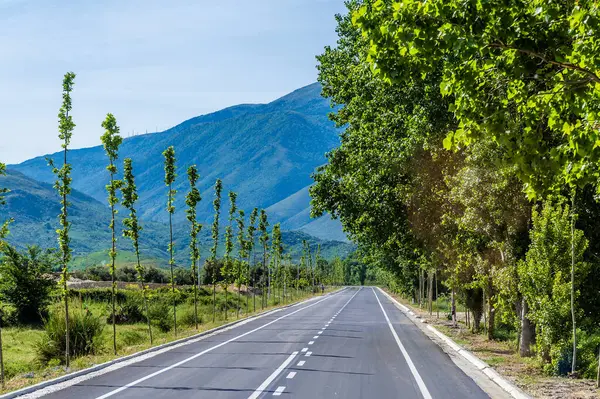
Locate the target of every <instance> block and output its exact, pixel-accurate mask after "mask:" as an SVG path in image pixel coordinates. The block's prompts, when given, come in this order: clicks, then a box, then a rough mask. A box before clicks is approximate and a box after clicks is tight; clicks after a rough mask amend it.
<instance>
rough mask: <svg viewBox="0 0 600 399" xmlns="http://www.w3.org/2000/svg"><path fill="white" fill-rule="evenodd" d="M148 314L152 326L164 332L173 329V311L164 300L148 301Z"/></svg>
mask: <svg viewBox="0 0 600 399" xmlns="http://www.w3.org/2000/svg"><path fill="white" fill-rule="evenodd" d="M148 312H149V313H148V315H149V317H150V322H151V323H152V325H153V326H155V327H156V328H158V330H159V331H161V332H163V333H166V332H169V331H171V330H172V329H173V323H174V320H173V312H172V309H171V308H170V306H169V304H168V303H167V302H166V301H150V305H149V307H148Z"/></svg>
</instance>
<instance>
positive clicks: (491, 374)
mask: <svg viewBox="0 0 600 399" xmlns="http://www.w3.org/2000/svg"><path fill="white" fill-rule="evenodd" d="M377 289H378V290H379V291H380V292H381V293H383V294H384V295H385V296H386V297H387V298H388V299H389V300H390V301H392V303H393V304H394V305H395V306H396V307H397V308H398V309H400V310H401V311H402V312H404V313H405V314H406V315H407V316H408V318H409V319H410V320H411V321H412V322H413V323H415V324H416V322H417V321H419V322H421V323H423V324H425V322H424V321H423V319H421V318H420V317H419V316H417V315H416V314H415V313H414V312H413V311H412V310H410V309H409V308H408V307H407V306H405V305H403V304H401V303H400V302H398V301H397V300H396V299H394V298H393V297H392V296H391V295H390V294H388V293H387V292H385V291H384V290H383V289H381V288H379V287H377ZM426 328H427V329H428V330H429V331H431V332H432V333H433V334H435V335H436V336H437V337H438V338H439V339H441V340H442V341H444V343H446V344H447V345H448V346H449V347H451V348H452V349H453V350H454V351H455V352H457V353H458V354H459V355H461V356H462V357H463V358H464V359H466V360H467V361H468V362H469V363H471V364H472V365H473V366H475V367H476V368H477V369H478V370H479V371H481V372H482V373H483V374H485V375H486V377H488V378H489V379H490V380H491V381H493V382H494V383H496V385H498V386H499V387H500V388H502V389H503V390H504V391H506V392H507V393H508V394H509V395H510V396H512V397H513V398H515V399H531V396H529V395H527V394H526V393H525V392H523V391H522V390H521V389H519V388H518V387H517V386H516V385H514V384H513V383H512V382H510V381H508V380H507V379H506V378H504V377H502V376H501V375H500V374H498V372H497V371H496V370H494V369H493V368H492V367H490V365H489V364H487V363H486V362H484V361H483V360H481V359H479V358H478V357H477V356H475V355H474V354H473V353H472V352H470V351H468V350H467V349H465V348H463V347H462V346H460V345H458V344H457V343H456V342H454V341H453V340H452V339H451V338H450V337H448V336H447V335H446V334H443V333H442V332H440V331H439V330H438V329H437V328H435V327H433V326H432V325H430V324H427V327H426ZM434 342H435V341H434ZM0 399H2V397H0Z"/></svg>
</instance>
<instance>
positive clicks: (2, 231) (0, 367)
mask: <svg viewBox="0 0 600 399" xmlns="http://www.w3.org/2000/svg"><path fill="white" fill-rule="evenodd" d="M4 175H6V165H5V164H3V163H1V162H0V176H4ZM9 191H10V190H9V189H8V188H1V187H0V205H6V200H5V199H4V195H5V194H7V193H8V192H9ZM10 223H12V219H8V220H6V221H4V222H3V223H2V224H1V225H0V248H1V247H2V246H3V245H4V239H5V238H6V236H7V235H8V226H9V224H10ZM0 384H2V387H4V352H3V349H2V317H0Z"/></svg>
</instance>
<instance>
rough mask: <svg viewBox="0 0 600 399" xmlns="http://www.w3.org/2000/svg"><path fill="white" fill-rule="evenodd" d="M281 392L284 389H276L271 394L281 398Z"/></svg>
mask: <svg viewBox="0 0 600 399" xmlns="http://www.w3.org/2000/svg"><path fill="white" fill-rule="evenodd" d="M283 391H285V387H278V388H277V389H276V390H275V392H273V396H281V394H282V393H283Z"/></svg>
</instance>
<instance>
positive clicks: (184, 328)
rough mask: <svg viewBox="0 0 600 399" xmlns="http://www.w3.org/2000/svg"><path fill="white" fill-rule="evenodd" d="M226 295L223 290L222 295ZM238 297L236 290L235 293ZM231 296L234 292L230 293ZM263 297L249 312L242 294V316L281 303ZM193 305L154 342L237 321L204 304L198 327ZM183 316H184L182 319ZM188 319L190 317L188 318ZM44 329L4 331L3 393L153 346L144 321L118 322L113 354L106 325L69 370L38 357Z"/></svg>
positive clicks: (101, 306)
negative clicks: (91, 349) (94, 346)
mask: <svg viewBox="0 0 600 399" xmlns="http://www.w3.org/2000/svg"><path fill="white" fill-rule="evenodd" d="M333 290H334V289H328V290H326V292H331V291H333ZM222 295H223V294H222V293H221V292H220V293H219V296H222ZM235 295H236V296H237V292H236V293H235ZM230 296H231V292H230ZM312 296H313V295H312V294H310V293H309V292H302V291H301V292H300V293H299V295H295V292H294V295H293V296H292V295H290V296H289V297H286V304H291V303H296V302H299V301H302V300H305V299H308V298H310V297H312ZM260 301H261V298H260V296H256V312H254V311H253V309H254V306H253V297H252V295H250V297H249V304H250V312H248V313H247V312H245V310H246V308H245V305H246V293H245V292H243V293H242V307H241V311H240V319H242V318H244V317H248V316H252V315H256V314H258V313H261V312H263V311H267V310H271V309H275V308H277V307H280V306H282V305H283V304H280V298H276V297H274V296H272V297H271V300H270V302H269V304H268V306H267V307H265V308H264V310H263V309H262V308H261V302H260ZM73 305H74V306H78V305H79V306H81V305H82V304H81V303H78V302H77V301H73ZM84 305H85V307H86V308H88V309H90V311H91V312H92V313H94V314H101V315H102V316H103V317H105V316H108V314H109V311H108V307H107V304H105V303H102V302H91V303H90V302H86V303H85V304H84ZM192 309H193V307H192V306H191V305H190V304H189V303H185V304H182V305H179V306H178V308H177V312H178V327H177V337H175V335H174V333H173V332H172V331H168V332H161V331H160V330H159V329H158V328H153V336H154V345H153V346H157V345H161V344H165V343H168V342H172V341H174V340H176V339H181V338H186V337H190V336H193V335H195V334H198V333H200V332H203V331H207V330H210V329H212V328H215V327H218V326H221V325H223V324H226V323H229V322H232V321H236V320H238V318H237V309H229V312H228V314H227V320H225V315H224V312H218V313H217V318H216V320H215V322H214V323H213V322H212V308H211V307H209V306H207V305H203V306H201V307H199V309H198V311H199V319H201V320H202V323H201V324H200V325H199V327H198V329H197V330H196V328H195V327H194V326H193V325H189V324H190V323H189V322H186V321H185V319H186V317H185V315H186V314H189V313H190V312H191V310H192ZM179 317H181V319H179ZM188 319H189V317H188ZM44 334H45V332H44V330H43V328H37V329H36V328H21V327H12V328H5V329H3V330H2V338H3V349H4V363H5V366H6V377H7V381H6V384H5V387H4V388H3V389H2V390H0V393H7V392H10V391H14V390H17V389H20V388H23V387H26V386H28V385H32V384H36V383H38V382H41V381H44V380H48V379H52V378H56V377H59V376H61V375H64V374H67V373H69V372H73V371H76V370H80V369H84V368H87V367H91V366H94V365H97V364H100V363H104V362H107V361H109V360H113V359H116V358H119V357H122V356H126V355H130V354H134V353H136V352H139V351H142V350H144V349H148V348H150V347H151V345H150V342H149V339H148V330H147V325H146V324H145V323H135V324H119V325H117V347H118V355H117V356H115V355H114V354H113V353H112V327H111V326H110V325H105V326H104V329H103V331H102V337H101V345H100V349H99V350H98V351H97V352H96V353H95V354H93V355H87V356H82V357H78V358H75V359H73V360H72V362H71V367H70V369H68V370H67V369H66V368H65V367H64V366H62V365H60V364H59V362H58V360H56V362H54V361H51V362H50V363H48V364H41V363H40V362H39V360H38V353H37V345H38V343H39V342H40V341H41V340H42V338H43V336H44Z"/></svg>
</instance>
